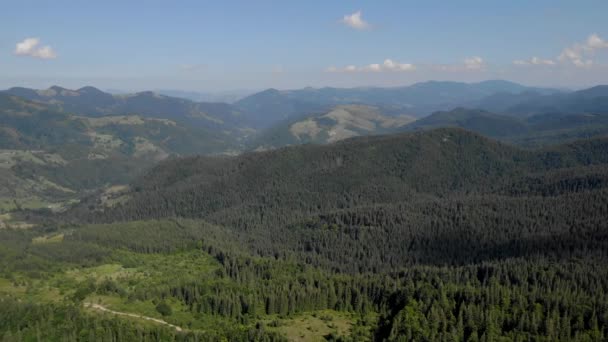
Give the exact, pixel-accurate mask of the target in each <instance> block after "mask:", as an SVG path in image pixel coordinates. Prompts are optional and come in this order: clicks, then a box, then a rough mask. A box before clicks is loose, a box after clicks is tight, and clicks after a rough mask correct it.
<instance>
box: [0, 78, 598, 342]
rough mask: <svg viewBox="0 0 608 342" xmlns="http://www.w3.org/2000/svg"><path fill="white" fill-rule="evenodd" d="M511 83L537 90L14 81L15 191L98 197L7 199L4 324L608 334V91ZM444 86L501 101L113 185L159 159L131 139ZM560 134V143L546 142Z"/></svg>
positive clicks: (184, 149) (16, 330) (419, 337)
mask: <svg viewBox="0 0 608 342" xmlns="http://www.w3.org/2000/svg"><path fill="white" fill-rule="evenodd" d="M496 86H501V87H507V88H509V89H510V88H513V91H523V90H525V89H523V90H522V89H519V88H517V87H516V86H517V85H514V84H510V83H509V84H503V83H500V82H499V83H492V82H490V83H483V82H482V83H479V84H474V85H468V86H464V85H462V84H451V83H445V84H443V83H442V84H435V83H432V82H430V83H428V84H421V85H418V86H412V87H411V88H395V89H392V90H391V89H388V90H387V89H377V90H373V91H371V92H370V93H365V92H364V93H361V94H359V93H358V92H360V91H363V90H339V89H333V88H324V89H322V90H314V89H308V90H302V91H291V92H281V91H275V90H268V91H266V92H262V93H259V94H256V95H254V96H251V97H249V98H247V99H244V100H242V101H239V103H237V104H235V106H234V107H232V106H229V105H225V104H203V103H194V102H191V101H186V100H180V99H175V98H170V97H163V96H157V95H155V94H152V93H139V94H135V95H132V96H125V97H121V96H111V95H109V94H105V93H103V92H100V91H98V90H96V89H94V88H90V87H85V88H82V89H79V90H78V91H69V90H67V89H63V88H58V87H53V88H51V89H49V90H47V91H33V90H29V89H25V88H13V89H11V90H10V91H9V93H11V94H12V95H17V96H25V97H26V98H28V99H30V100H33V101H41V102H43V103H44V104H43V103H38V102H32V101H26V100H23V99H19V98H17V97H15V96H6V95H2V96H0V106H3V107H4V108H5V110H4V111H3V112H0V114H3V115H2V117H1V118H0V119H1V120H2V125H3V126H1V127H0V144H1V145H2V146H3V148H6V149H10V150H11V151H12V150H15V151H22V152H23V153H22V154H20V155H19V158H21V159H19V160H18V161H17V162H15V160H16V159H15V160H13V159H14V158H13V157H10V158H13V159H10V158H9V159H6V158H8V157H6V156H7V155H8V156H13V154H10V153H13V152H11V151H9V152H7V153H4V155H3V156H4V157H6V158H5V159H6V160H5V161H4V162H5V164H6V165H5V166H3V167H2V168H0V175H2V176H5V175H6V177H3V178H2V179H0V182H1V184H5V185H7V186H6V188H7V189H9V190H6V191H4V190H3V191H4V192H6V193H4V192H1V191H0V195H3V196H8V197H9V198H10V197H11V196H12V197H15V196H16V190H15V191H13V192H11V191H12V190H11V189H13V188H14V189H16V187H13V188H9V185H10V186H14V185H18V186H22V184H21V183H17V182H16V181H15V180H16V179H19V180H22V181H31V180H37V181H39V182H43V181H50V182H51V183H52V184H55V185H53V186H50V187H48V188H45V189H42V190H40V189H35V188H34V190H39V192H40V196H46V197H49V198H55V199H59V198H60V197H61V196H63V197H61V199H62V200H63V199H71V198H72V197H74V196H76V195H75V193H72V192H70V191H68V190H69V189H76V190H78V191H81V190H82V192H81V193H79V195H81V194H84V195H86V197H85V198H82V199H81V200H80V202H79V203H77V204H75V205H74V206H72V207H70V208H69V209H67V210H64V211H63V210H51V209H49V208H46V209H38V210H28V209H26V208H22V207H21V206H20V205H16V206H15V207H16V209H15V210H12V211H11V212H9V213H8V214H4V213H2V215H0V340H2V341H284V340H315V339H316V340H328V341H605V340H608V267H607V266H606V265H608V138H606V137H605V133H606V128H605V127H606V119H605V113H606V111H605V108H606V107H605V105H604V104H605V96H604V95H603V94H604V93H605V91H606V88H602V87H596V88H591V89H589V90H585V91H580V92H573V93H567V94H565V93H561V92H558V91H554V90H549V89H545V90H543V89H533V90H534V91H537V92H538V94H535V95H531V94H529V93H521V94H515V93H509V94H494V95H492V93H491V92H490V91H489V90H488V89H489V88H494V87H496ZM488 87H489V88H488ZM514 87H515V88H514ZM435 89H440V90H442V89H443V90H445V89H452V90H451V91H452V92H455V94H460V95H462V96H464V95H466V96H464V97H463V98H466V99H468V101H473V102H475V103H477V101H479V108H484V109H487V108H489V109H490V110H493V111H495V112H496V113H501V114H500V115H497V114H493V113H489V112H485V111H482V110H477V111H472V110H464V109H457V110H454V111H450V112H438V113H435V114H434V115H431V116H429V117H428V118H426V119H421V120H418V121H416V122H414V123H413V124H412V126H411V127H410V128H409V129H408V130H411V131H412V132H408V133H402V134H396V135H385V136H368V137H358V138H352V139H346V140H343V141H340V142H338V143H334V144H331V145H303V146H291V147H285V148H280V149H276V150H272V151H266V152H255V153H254V152H247V153H243V154H241V155H238V156H235V157H228V156H199V157H185V158H177V157H170V158H168V159H166V160H165V161H163V162H161V163H159V164H157V165H156V166H155V167H153V168H151V169H148V171H146V172H145V173H143V174H141V175H140V176H139V177H136V178H135V180H133V181H131V182H130V183H129V185H128V186H126V187H116V188H115V189H113V191H112V192H109V191H108V188H110V185H116V184H120V183H123V182H124V181H126V180H129V179H133V177H135V175H136V173H137V172H139V171H141V170H142V169H143V166H144V165H143V164H141V165H140V164H139V163H140V162H142V161H143V160H148V159H146V158H147V157H146V158H144V157H142V158H140V159H137V158H131V156H135V155H137V152H138V151H139V152H141V151H148V152H149V151H150V149H149V145H145V146H143V147H142V143H141V142H142V140H141V139H140V138H142V137H144V138H145V139H147V140H148V141H149V142H152V143H154V144H156V145H155V146H157V147H161V148H162V149H163V150H165V151H171V152H172V153H175V154H188V153H191V152H192V151H193V150H197V149H200V148H202V147H205V148H212V147H213V148H214V149H215V148H216V147H217V148H218V150H217V151H220V150H221V149H222V146H224V142H223V141H222V140H221V139H219V140H218V139H215V138H214V137H217V136H214V135H209V136H205V137H204V139H203V140H199V139H201V138H200V136H199V135H198V134H197V133H196V131H192V129H194V128H196V129H202V128H204V129H205V130H208V129H211V130H219V129H220V128H221V129H226V130H227V131H226V132H232V133H235V132H241V133H242V134H243V136H245V135H246V134H247V133H246V132H248V131H247V130H246V127H240V126H239V127H237V126H238V125H237V126H235V125H236V124H235V122H236V121H238V117H239V115H241V113H245V114H251V113H252V111H254V110H257V111H259V112H260V113H262V112H263V110H264V109H265V108H274V109H276V110H275V111H274V112H272V113H271V114H272V115H271V117H272V118H273V120H275V119H276V118H275V117H279V116H283V115H287V114H289V115H296V116H297V115H301V114H303V113H305V112H308V113H310V109H311V108H314V109H315V110H321V107H322V109H323V110H325V109H326V107H327V106H329V105H335V104H339V103H341V102H340V101H346V100H345V99H351V98H352V96H354V95H357V96H359V98H361V99H368V100H369V101H371V102H373V101H376V100H378V99H384V101H385V102H386V101H387V99H389V98H392V97H394V98H396V99H397V98H399V99H401V101H405V99H407V98H405V97H404V98H400V97H398V96H397V95H399V96H404V94H405V95H407V96H410V97H411V98H416V99H418V98H420V103H418V107H419V109H420V110H427V109H428V108H434V105H433V103H431V102H429V103H426V102H425V100H424V98H422V97H423V96H422V95H425V94H427V95H428V94H433V93H434V91H435ZM518 89H519V90H518ZM528 90H530V89H528ZM74 92H75V93H77V94H78V96H76V95H74ZM353 94H354V95H353ZM395 94H397V95H395ZM68 95H69V96H68ZM486 96H488V97H486ZM430 98H431V97H429V99H430ZM455 98H458V96H456V97H455ZM311 99H316V102H315V101H313V100H311ZM332 101H337V102H336V103H333V102H332ZM378 101H380V100H378ZM429 101H430V100H429ZM389 102H390V101H389ZM91 103H95V104H97V106H96V107H95V108H91ZM315 103H316V105H314V104H315ZM277 104H278V106H277ZM395 104H396V105H397V104H399V103H397V102H396V103H395ZM273 106H275V107H273ZM256 108H257V109H256ZM396 108H397V107H396ZM93 109H94V111H92V110H93ZM237 109H238V110H237ZM65 110H70V111H78V112H81V113H79V114H86V115H87V116H89V117H88V118H85V117H80V116H75V115H73V114H71V113H66V112H65ZM159 110H166V111H171V112H175V115H177V116H176V117H172V118H171V119H172V120H176V123H175V125H173V124H170V123H169V124H168V121H162V120H161V121H159V120H156V118H157V115H160V114H162V113H160V112H158V111H159ZM546 110H551V111H552V113H548V112H547V113H545V112H543V111H546ZM117 111H118V112H117ZM137 111H145V112H146V113H145V114H146V115H142V117H128V120H131V121H128V122H129V124H124V122H123V123H121V124H118V123H116V122H121V121H120V120H119V121H112V120H116V118H114V119H112V120H110V124H107V125H106V124H104V125H103V126H99V123H98V122H97V121H94V120H96V119H99V118H102V119H104V120H107V118H103V115H106V114H108V113H113V114H117V113H118V114H130V113H131V112H137ZM589 111H592V112H594V113H596V114H597V115H595V114H594V115H589V114H588V112H589ZM541 112H542V113H541ZM256 113H257V112H256ZM256 113H253V114H256ZM260 113H257V114H260ZM207 114H209V115H210V116H209V117H207V116H206V115H207ZM507 114H509V115H507ZM260 115H261V114H260ZM289 115H287V117H288V119H289ZM543 115H544V116H543ZM224 117H226V122H225V123H220V121H221V120H220V121H218V119H217V118H224ZM268 118H269V117H266V119H268ZM165 119H166V118H165ZM178 119H179V120H178ZM249 119H251V118H249ZM132 120H135V121H136V122H141V123H139V124H137V125H134V124H132V122H135V121H132ZM180 120H182V121H180ZM269 120H270V119H269ZM290 120H296V118H295V117H293V116H292V117H291V119H290ZM271 121H272V120H271ZM275 121H276V120H275ZM95 122H97V124H95V125H97V126H95V125H94V124H93V123H95ZM184 122H187V123H189V124H191V125H190V126H192V127H189V126H188V127H186V126H187V125H186V126H182V125H183V123H184ZM195 123H198V124H195ZM203 123H205V124H204V125H203ZM249 123H251V124H254V123H255V125H257V126H259V127H263V126H268V125H270V122H265V121H260V120H257V121H256V120H252V121H251V122H249ZM597 124H601V125H599V126H598V125H597ZM197 125H198V126H197ZM200 125H202V126H200ZM223 125H226V127H231V128H230V129H228V128H226V127H223ZM255 125H254V126H255ZM199 126H200V127H199ZM203 126H204V127H203ZM257 126H256V127H257ZM446 126H449V127H452V128H438V129H437V127H446ZM568 126H573V127H574V129H567V127H568ZM7 127H8V128H7ZM49 127H51V128H52V129H51V130H49ZM277 127H278V126H277ZM458 127H461V128H466V129H470V130H473V131H476V132H478V133H473V132H470V131H467V130H464V129H461V128H458ZM9 128H10V129H9ZM275 129H278V128H276V127H275ZM92 130H94V132H95V134H99V135H100V136H106V138H107V136H110V137H114V138H117V139H119V140H120V141H122V143H121V144H120V145H119V146H114V147H113V152H111V153H109V152H107V151H106V152H107V153H108V158H107V159H95V158H89V156H90V155H91V153H92V152H95V153H100V151H104V150H103V148H102V146H100V145H99V141H98V140H94V139H93V140H92V139H91V132H92ZM15 132H16V133H18V134H16V133H15ZM226 132H222V133H221V134H222V135H224V134H226V135H227V136H229V135H230V134H228V133H226ZM480 132H481V134H483V135H480V134H479V133H480ZM520 133H521V134H520ZM95 134H94V135H95ZM218 134H220V133H218ZM239 134H240V133H239ZM95 136H96V135H95ZM486 136H492V137H495V138H502V141H503V142H498V141H495V140H493V139H491V138H487V137H486ZM581 138H582V139H581ZM574 139H578V140H576V141H573V140H574ZM504 141H508V142H516V143H518V144H519V145H520V147H516V146H515V145H511V144H507V143H505V142H504ZM547 142H550V143H555V142H560V143H559V144H552V145H550V146H545V147H540V148H536V147H535V146H539V145H546V144H547ZM96 144H97V145H96ZM234 144H236V145H239V144H240V142H236V141H235V142H234ZM228 145H230V146H234V145H233V144H228ZM228 145H226V146H228ZM522 145H523V146H525V147H526V148H522V147H521V146H522ZM146 146H148V150H146V148H145V147H146ZM533 147H534V148H533ZM36 149H47V150H44V151H40V152H36V153H34V152H33V151H34V150H36ZM7 151H8V150H7ZM15 153H16V152H15ZM28 153H29V154H28ZM104 153H105V152H104ZM57 156H59V157H61V158H63V159H64V160H65V161H66V163H65V164H63V162H62V161H61V159H59V158H58V157H57ZM45 158H46V159H45ZM114 161H116V162H114ZM148 161H150V160H148ZM11 163H14V165H13V164H11ZM150 163H151V162H150ZM148 165H149V164H148ZM136 171H137V172H136ZM9 176H11V177H17V176H18V177H17V178H8V177H9ZM102 183H103V184H105V185H107V187H105V186H104V187H103V188H100V184H102ZM45 184H48V182H47V183H45ZM27 185H28V186H29V183H27ZM62 187H65V188H67V189H68V190H65V189H63V188H62ZM22 189H26V190H23V192H24V193H27V192H28V191H30V192H31V191H32V190H30V189H31V188H27V187H25V186H22ZM93 189H98V190H97V192H92V191H94V190H93ZM0 190H2V189H0ZM84 190H86V191H84ZM61 193H63V195H61ZM60 195H61V196H60ZM64 197H65V198H64ZM93 304H96V305H102V306H104V307H105V308H107V309H109V310H114V311H115V312H122V313H130V314H133V315H136V316H135V317H133V316H125V315H118V314H115V313H110V312H102V311H100V310H96V309H95V308H94V307H93V306H92V305H93ZM137 315H140V316H137ZM142 317H147V318H154V319H157V320H160V322H159V321H151V320H148V319H143V318H142ZM163 322H164V323H163ZM169 324H170V325H169ZM175 327H179V329H176V328H175Z"/></svg>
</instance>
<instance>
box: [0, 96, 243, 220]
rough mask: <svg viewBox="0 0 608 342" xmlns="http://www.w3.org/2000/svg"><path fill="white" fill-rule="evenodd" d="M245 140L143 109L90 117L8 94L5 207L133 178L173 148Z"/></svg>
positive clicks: (2, 103)
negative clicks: (140, 113)
mask: <svg viewBox="0 0 608 342" xmlns="http://www.w3.org/2000/svg"><path fill="white" fill-rule="evenodd" d="M236 148H238V147H237V143H236V142H234V141H230V140H227V138H226V136H225V135H224V134H222V133H217V132H216V131H214V130H211V129H207V128H203V127H197V126H194V127H192V126H188V125H184V124H180V123H178V122H176V121H172V120H168V119H157V118H147V117H142V116H138V115H126V116H106V117H84V116H77V115H72V114H69V113H66V112H63V111H60V110H57V109H56V107H55V106H49V105H46V104H44V103H40V102H33V101H28V100H25V99H23V98H19V97H16V96H10V95H6V94H0V173H1V174H2V176H3V177H2V181H1V182H2V186H1V187H0V210H5V209H11V208H14V207H15V206H17V207H20V206H21V207H37V206H44V205H45V203H47V204H52V203H55V202H62V201H64V200H66V199H75V198H78V196H79V194H80V193H81V192H83V191H87V190H92V189H96V188H99V187H104V186H107V185H114V184H125V183H127V182H128V181H129V180H131V179H132V177H133V176H134V175H136V174H137V173H138V172H141V171H142V170H143V169H145V168H146V167H149V166H152V165H153V164H154V163H156V162H158V161H160V160H162V159H164V158H166V157H168V156H170V155H191V154H214V153H215V154H218V153H224V152H229V151H231V150H234V149H236Z"/></svg>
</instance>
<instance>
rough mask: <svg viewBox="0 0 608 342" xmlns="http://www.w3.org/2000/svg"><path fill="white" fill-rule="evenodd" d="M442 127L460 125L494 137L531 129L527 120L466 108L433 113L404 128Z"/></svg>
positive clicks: (511, 134)
mask: <svg viewBox="0 0 608 342" xmlns="http://www.w3.org/2000/svg"><path fill="white" fill-rule="evenodd" d="M442 127H460V128H464V129H466V130H470V131H474V132H477V133H479V134H482V135H485V136H488V137H493V138H501V137H508V136H514V135H524V134H526V133H527V132H528V130H529V128H528V127H527V125H526V124H525V122H523V121H521V120H518V119H515V118H513V117H509V116H506V115H498V114H494V113H490V112H487V111H483V110H476V109H466V108H456V109H454V110H451V111H445V112H436V113H433V114H431V115H429V116H427V117H424V118H422V119H419V120H417V121H416V122H413V123H411V124H409V125H407V126H406V127H404V129H406V130H420V129H433V128H442Z"/></svg>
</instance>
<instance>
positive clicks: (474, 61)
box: [464, 56, 486, 70]
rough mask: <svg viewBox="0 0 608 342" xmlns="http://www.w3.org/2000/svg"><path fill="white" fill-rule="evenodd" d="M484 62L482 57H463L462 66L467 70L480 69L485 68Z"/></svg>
mask: <svg viewBox="0 0 608 342" xmlns="http://www.w3.org/2000/svg"><path fill="white" fill-rule="evenodd" d="M485 66H486V63H485V62H484V60H483V58H481V57H479V56H473V57H469V58H465V60H464V68H465V69H467V70H481V69H483V68H485Z"/></svg>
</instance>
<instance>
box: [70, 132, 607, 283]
mask: <svg viewBox="0 0 608 342" xmlns="http://www.w3.org/2000/svg"><path fill="white" fill-rule="evenodd" d="M606 163H608V140H607V139H606V138H601V139H591V140H587V141H581V142H577V143H572V144H569V145H562V146H557V147H552V148H546V149H542V150H537V151H525V150H520V149H517V148H514V147H511V146H508V145H504V144H501V143H498V142H495V141H492V140H489V139H487V138H484V137H482V136H479V135H476V134H473V133H470V132H467V131H463V130H460V129H437V130H432V131H425V132H419V133H409V134H401V135H389V136H376V137H362V138H354V139H349V140H345V141H342V142H338V143H335V144H330V145H325V146H298V147H291V148H284V149H280V150H276V151H270V152H262V153H248V154H244V155H241V156H238V157H234V158H230V157H222V158H216V157H197V158H186V159H180V160H171V161H170V162H165V163H161V164H160V165H159V166H157V167H156V168H154V169H153V170H151V171H150V172H149V173H148V174H146V175H145V176H143V177H141V178H139V179H138V180H137V181H135V182H134V183H133V184H132V186H131V189H132V190H131V191H129V192H127V193H124V194H123V201H121V204H119V205H116V206H113V207H104V206H98V207H97V209H92V208H93V207H92V206H91V205H90V204H92V202H88V203H89V205H88V206H85V205H83V206H81V207H80V209H78V210H76V211H75V212H73V213H72V215H76V216H79V217H81V218H83V219H85V220H101V221H115V220H118V221H122V220H133V219H150V218H166V217H175V216H177V217H191V218H202V219H205V220H207V221H209V222H213V223H215V224H219V225H223V226H225V227H227V229H228V230H231V231H232V230H234V231H235V232H236V234H237V235H239V236H241V237H242V238H243V239H245V240H246V241H248V242H247V243H248V244H250V247H251V248H253V250H256V251H258V252H260V253H263V254H264V255H266V253H268V254H270V255H272V254H273V253H284V251H285V250H291V249H295V250H296V251H298V253H302V254H301V255H300V257H302V258H305V259H306V260H309V261H311V260H315V261H314V262H315V264H317V263H318V265H326V266H328V265H331V267H335V268H337V269H343V270H351V271H352V270H354V269H356V270H373V269H387V268H388V269H390V268H391V267H393V266H397V265H403V264H405V263H409V262H415V260H427V261H428V262H431V263H435V262H448V261H451V262H457V263H458V262H465V261H467V262H468V261H471V260H484V259H485V258H493V257H496V256H498V255H505V256H506V255H511V254H512V253H515V254H516V255H520V254H521V253H528V252H532V251H533V250H534V246H535V245H536V244H544V243H548V244H549V245H551V244H552V243H553V242H551V241H553V240H549V241H544V239H545V238H547V237H548V236H553V237H552V238H551V239H553V238H558V237H559V241H561V239H565V238H566V237H568V239H572V240H571V241H573V243H577V242H576V241H578V239H581V238H583V237H585V236H587V235H586V234H590V233H591V231H586V229H595V228H593V227H595V225H597V224H601V221H602V220H603V218H604V217H605V216H604V211H605V210H606V208H605V207H604V206H605V203H606V200H607V198H606V194H607V191H606V189H605V186H606V184H608V183H607V181H608V172H607V168H606ZM547 196H548V197H547ZM598 206H599V207H598ZM91 210H93V211H91ZM540 212H544V213H545V214H542V215H541V216H538V214H539V213H540ZM545 215H546V216H545ZM461 216H462V217H461ZM560 217H561V219H560ZM546 219H550V222H552V226H551V228H550V230H544V228H542V229H540V230H538V231H536V230H530V229H532V227H536V226H537V225H542V224H543V223H542V222H541V221H543V220H546ZM436 220H439V221H436ZM452 220H455V221H452ZM539 220H540V221H539ZM560 220H563V221H560ZM577 220H581V222H580V224H577V225H576V227H577V228H576V229H577V230H578V229H582V231H581V233H580V234H578V233H574V232H575V231H574V230H572V229H573V227H574V226H572V225H573V224H574V223H573V222H577ZM441 222H443V223H441ZM516 222H517V223H516ZM557 222H563V223H560V224H559V225H554V224H555V223H557ZM583 222H587V223H583ZM327 227H333V228H331V229H329V230H328V229H327ZM423 227H426V228H423ZM583 227H587V228H583ZM547 229H549V228H547ZM465 231H467V232H468V233H467V234H465V235H463V236H462V237H458V236H459V234H460V233H462V232H465ZM474 232H475V233H474ZM524 232H525V233H524ZM596 233H597V234H600V235H598V236H597V237H598V238H600V236H603V235H601V234H604V232H601V231H597V232H596ZM596 233H593V234H596ZM454 234H455V235H454ZM520 234H523V235H520ZM547 234H549V235H547ZM516 236H520V237H521V238H515V237H516ZM363 237H365V238H363ZM332 239H339V241H340V242H339V243H338V241H335V243H336V244H334V243H328V241H331V240H332ZM452 239H457V240H455V241H451V240H452ZM470 239H477V240H478V241H476V242H474V241H471V240H470ZM513 239H515V240H513ZM602 239H603V238H602ZM413 241H419V242H420V244H416V243H414V244H413V245H412V243H413ZM422 241H425V242H422ZM509 243H514V244H515V245H513V246H511V247H505V246H507V245H508V244H509ZM350 244H352V246H350ZM403 244H406V245H408V246H409V247H408V248H404V247H403V246H404V245H403ZM488 244H491V245H492V246H494V247H492V248H490V247H489V246H488ZM502 244H506V245H505V246H503V247H501V245H502ZM338 246H339V247H338ZM347 246H350V247H347ZM361 248H363V250H361ZM452 248H454V249H452ZM531 248H532V249H531ZM547 248H549V249H551V248H553V247H547ZM459 250H468V251H469V252H467V253H460V252H458V251H459ZM381 251H382V252H381ZM352 253H354V254H352ZM361 253H362V254H361ZM370 253H371V254H370ZM427 253H440V254H441V253H446V254H441V255H436V256H431V255H428V254H427ZM450 253H453V255H452V254H450ZM364 255H366V257H364ZM385 258H389V259H388V260H390V262H389V261H388V260H387V259H385ZM382 260H384V261H382ZM311 262H312V261H311ZM391 265H393V266H391Z"/></svg>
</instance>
